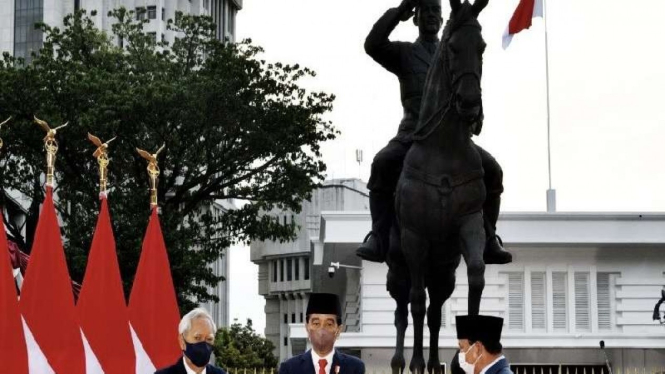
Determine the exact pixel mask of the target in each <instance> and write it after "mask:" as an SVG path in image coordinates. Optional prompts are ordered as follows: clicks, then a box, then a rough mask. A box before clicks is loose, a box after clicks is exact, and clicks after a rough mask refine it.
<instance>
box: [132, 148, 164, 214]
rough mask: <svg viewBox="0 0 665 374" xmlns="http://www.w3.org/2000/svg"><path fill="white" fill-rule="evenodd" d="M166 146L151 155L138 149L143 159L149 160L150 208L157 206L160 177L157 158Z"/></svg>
mask: <svg viewBox="0 0 665 374" xmlns="http://www.w3.org/2000/svg"><path fill="white" fill-rule="evenodd" d="M165 147H166V144H164V145H162V146H161V147H160V148H159V149H158V150H157V152H155V153H153V154H150V153H148V152H146V151H144V150H142V149H139V148H136V151H137V152H138V153H139V154H140V155H141V157H143V158H145V159H146V160H148V168H147V169H148V177H149V178H150V206H151V207H156V206H157V177H159V166H158V165H157V156H158V155H159V153H160V152H161V151H163V150H164V148H165Z"/></svg>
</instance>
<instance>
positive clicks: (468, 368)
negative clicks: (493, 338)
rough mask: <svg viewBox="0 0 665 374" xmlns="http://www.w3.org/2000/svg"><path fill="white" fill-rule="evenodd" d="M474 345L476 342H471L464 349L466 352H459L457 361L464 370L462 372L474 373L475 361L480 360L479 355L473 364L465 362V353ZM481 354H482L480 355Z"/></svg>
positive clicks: (465, 373)
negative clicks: (467, 347)
mask: <svg viewBox="0 0 665 374" xmlns="http://www.w3.org/2000/svg"><path fill="white" fill-rule="evenodd" d="M474 345H476V343H473V344H471V346H470V347H469V349H467V350H466V352H461V351H460V353H459V355H458V361H459V366H460V368H461V369H462V370H464V374H474V370H475V368H476V362H478V360H480V356H479V357H478V358H477V359H476V362H474V363H473V364H470V363H468V362H466V354H467V353H468V352H469V351H470V350H471V348H473V346H474ZM481 356H482V355H481Z"/></svg>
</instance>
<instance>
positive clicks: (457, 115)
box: [357, 0, 512, 374]
mask: <svg viewBox="0 0 665 374" xmlns="http://www.w3.org/2000/svg"><path fill="white" fill-rule="evenodd" d="M415 5H416V4H415V3H414V2H413V1H411V0H404V1H402V3H401V4H400V6H399V7H398V8H393V9H390V10H388V12H386V14H385V15H384V16H383V17H382V18H381V19H380V20H379V21H378V22H377V23H376V24H375V26H374V28H373V29H372V31H371V33H370V34H369V36H368V37H367V41H366V43H365V49H366V51H367V53H368V54H369V55H370V56H372V57H373V58H374V59H375V60H376V61H377V62H379V63H380V64H381V65H382V66H384V67H385V68H386V69H387V70H389V71H391V72H393V73H394V74H396V75H397V76H398V78H399V80H400V89H401V94H402V96H401V97H402V104H403V107H404V118H403V120H402V123H401V124H400V129H399V131H398V135H397V136H396V137H395V138H394V139H393V140H391V142H390V143H389V144H388V146H386V147H385V148H384V149H383V150H382V151H381V152H379V153H378V154H377V156H376V157H375V159H374V162H373V164H372V176H371V178H370V182H369V184H368V187H369V189H370V191H371V192H370V208H371V210H372V232H371V233H370V234H369V235H368V236H367V237H366V240H365V242H364V244H363V246H361V247H360V248H359V249H358V251H357V254H358V255H359V256H360V257H362V258H364V259H366V260H370V261H377V262H381V261H384V260H385V261H386V262H387V264H388V268H389V270H388V279H387V288H388V291H389V292H390V295H391V296H392V297H393V299H395V301H396V303H397V309H396V311H395V327H396V329H397V342H396V349H395V354H394V356H393V358H392V360H391V367H392V369H393V373H394V374H398V373H401V372H403V371H404V368H405V366H406V363H405V360H404V335H405V331H406V328H407V326H408V304H409V303H411V304H412V305H411V310H412V314H413V320H414V332H415V336H414V355H413V358H412V360H411V364H410V366H409V367H410V370H411V371H412V372H416V373H422V372H423V371H424V368H425V362H424V358H423V341H422V340H423V323H424V316H425V313H427V319H428V327H429V329H430V352H429V353H430V355H429V360H428V362H427V368H428V371H429V372H430V373H432V372H434V373H437V374H438V373H440V371H441V367H440V361H439V357H438V353H439V352H438V338H439V331H440V327H441V308H442V306H443V303H444V301H445V300H447V299H448V298H449V297H450V295H451V294H452V292H453V290H454V288H455V270H456V268H457V266H458V265H459V262H460V257H461V256H463V257H464V259H465V262H466V264H467V270H468V278H469V305H468V308H469V314H478V311H479V308H480V297H481V295H482V290H483V288H484V268H485V263H488V264H489V263H495V264H504V263H508V262H510V261H512V256H511V255H510V253H508V252H506V251H505V250H504V249H503V248H502V245H501V241H500V239H499V238H498V237H497V236H496V234H495V225H496V221H497V219H498V214H499V203H500V194H501V192H502V191H503V186H502V171H501V168H500V166H499V165H498V163H497V162H496V160H494V158H493V157H492V156H491V155H489V153H487V152H485V151H484V150H483V149H481V148H480V147H478V146H476V145H475V144H474V143H473V142H472V141H471V136H472V134H476V135H477V134H478V133H479V132H480V130H481V127H482V120H483V113H482V100H481V92H480V76H481V72H482V52H483V50H484V45H485V44H484V42H483V41H482V36H481V35H480V25H479V24H478V21H477V16H478V14H479V13H480V12H481V11H482V9H483V8H484V7H485V6H486V5H487V0H477V2H476V3H474V5H470V4H469V3H468V2H465V3H464V4H461V3H460V0H451V9H452V12H451V17H450V19H449V21H448V23H447V26H446V28H445V30H444V33H443V39H442V41H441V42H439V41H438V38H437V37H436V35H437V34H438V31H439V30H440V27H441V24H442V21H443V20H442V17H441V3H440V0H421V1H420V3H418V4H417V5H418V6H415ZM414 7H415V18H414V22H415V24H416V25H418V28H419V31H420V37H419V38H418V40H417V41H416V42H415V43H404V42H390V41H389V40H388V37H389V35H390V33H391V32H392V30H393V29H394V28H395V27H396V25H397V24H398V23H399V21H400V20H401V21H406V20H408V19H409V18H410V16H411V14H413V10H414ZM433 44H434V45H433ZM437 44H438V48H437V47H436V45H437ZM430 65H432V67H431V69H430ZM416 125H417V129H416ZM398 180H399V184H398ZM396 185H397V193H396V194H395V195H393V193H394V191H395V187H396ZM393 196H394V199H395V201H394V203H393ZM396 217H397V218H399V225H398V224H397V220H396ZM426 288H427V290H428V292H429V297H430V306H429V308H428V309H427V310H426V309H425V306H426V305H425V289H426Z"/></svg>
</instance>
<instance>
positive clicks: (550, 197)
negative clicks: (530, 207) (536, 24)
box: [543, 0, 556, 212]
mask: <svg viewBox="0 0 665 374" xmlns="http://www.w3.org/2000/svg"><path fill="white" fill-rule="evenodd" d="M543 21H544V23H545V86H546V95H547V177H548V189H547V211H548V212H555V211H556V190H554V189H552V149H551V148H552V147H551V131H550V57H549V43H548V40H547V5H546V0H543Z"/></svg>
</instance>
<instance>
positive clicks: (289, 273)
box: [286, 258, 293, 282]
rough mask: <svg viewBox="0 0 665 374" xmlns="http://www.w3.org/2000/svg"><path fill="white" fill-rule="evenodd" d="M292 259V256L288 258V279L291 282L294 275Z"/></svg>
mask: <svg viewBox="0 0 665 374" xmlns="http://www.w3.org/2000/svg"><path fill="white" fill-rule="evenodd" d="M291 260H292V259H290V258H289V259H287V260H286V280H287V281H289V282H290V281H292V280H293V276H292V275H291V270H292V268H293V264H292V263H291V262H292V261H291Z"/></svg>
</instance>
